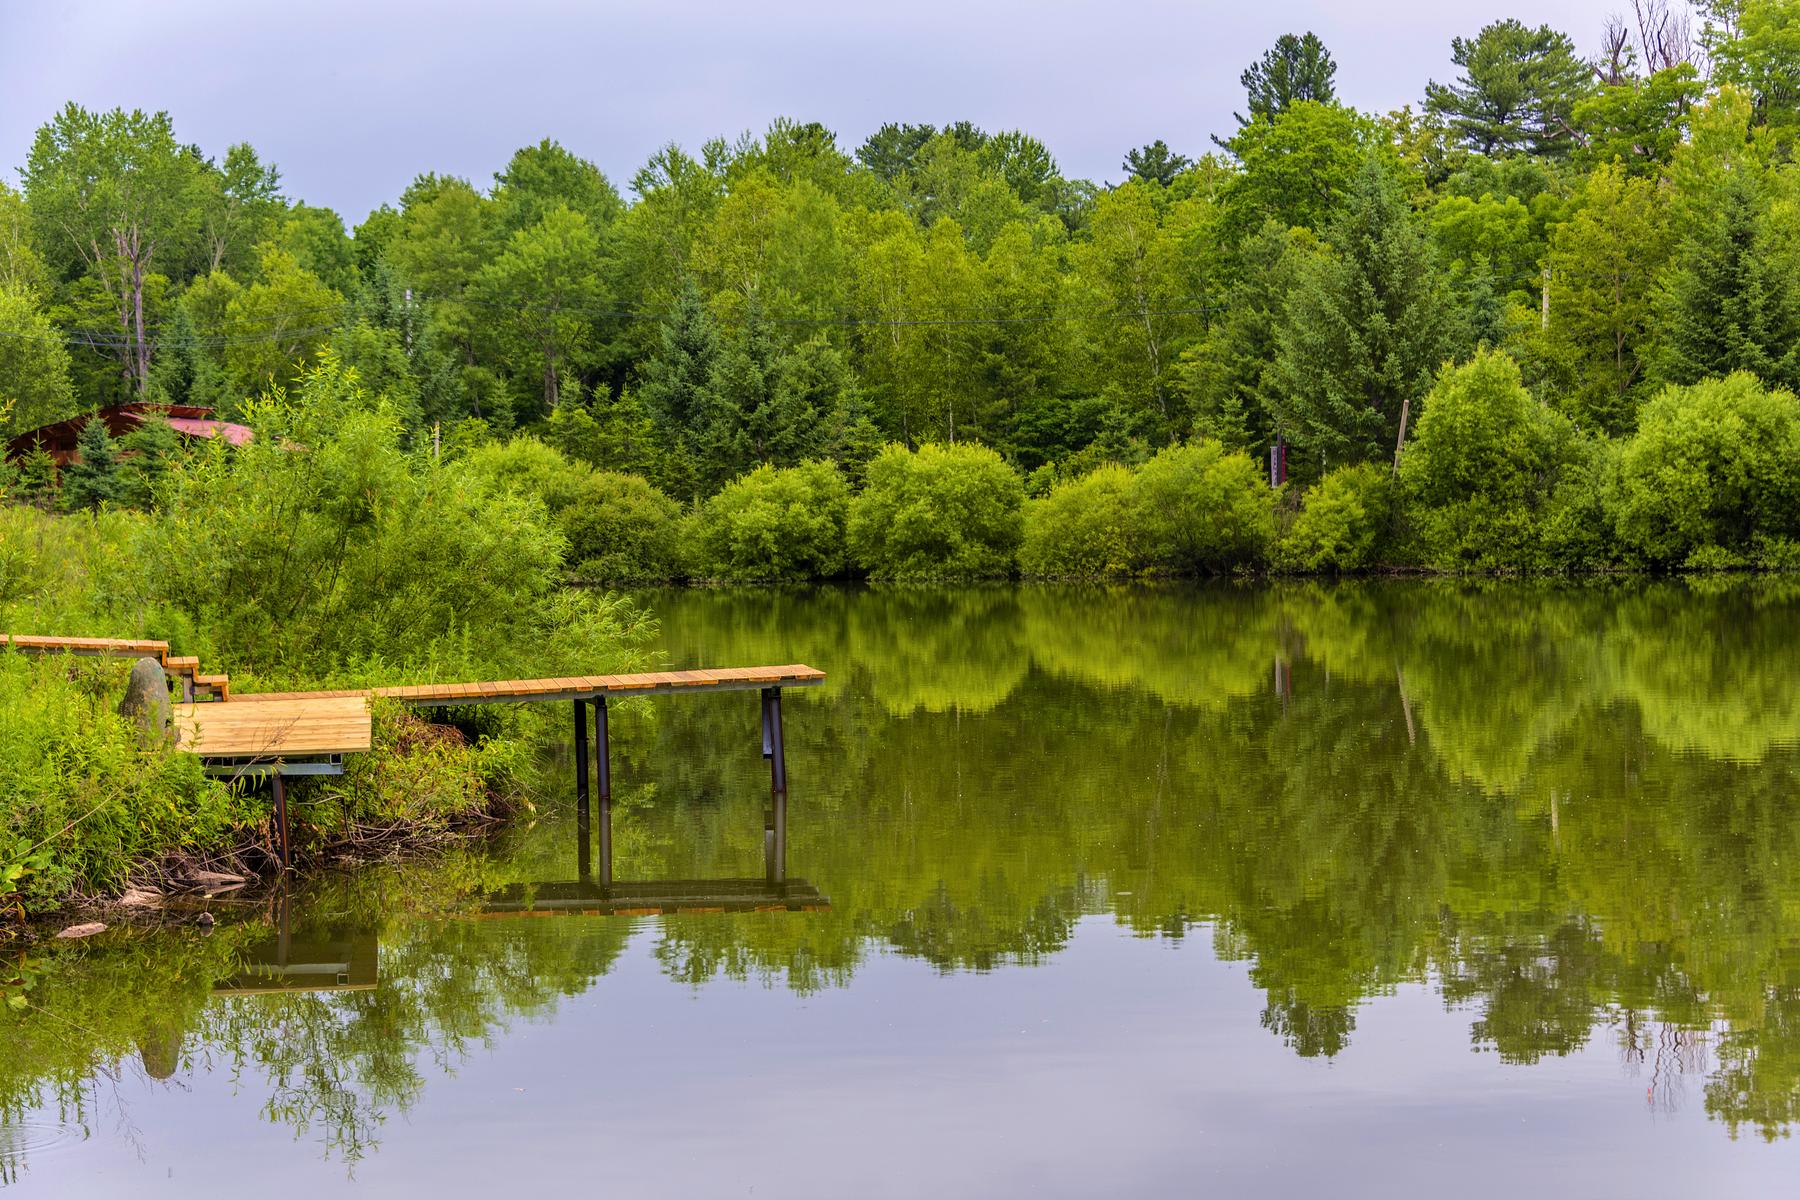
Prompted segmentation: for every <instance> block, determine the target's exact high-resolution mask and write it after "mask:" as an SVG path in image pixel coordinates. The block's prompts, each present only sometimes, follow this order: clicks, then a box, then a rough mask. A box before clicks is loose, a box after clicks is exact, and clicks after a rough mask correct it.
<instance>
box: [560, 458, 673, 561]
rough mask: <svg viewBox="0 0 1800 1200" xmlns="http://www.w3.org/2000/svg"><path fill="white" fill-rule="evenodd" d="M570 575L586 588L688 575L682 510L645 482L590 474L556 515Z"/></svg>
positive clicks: (613, 474)
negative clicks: (565, 543)
mask: <svg viewBox="0 0 1800 1200" xmlns="http://www.w3.org/2000/svg"><path fill="white" fill-rule="evenodd" d="M556 521H557V525H558V527H560V528H561V530H562V532H563V536H564V537H566V538H568V539H569V562H570V563H571V564H573V566H572V567H571V573H572V574H573V575H574V576H575V577H576V578H577V579H581V580H583V581H586V582H589V583H627V582H652V581H664V580H671V579H681V578H684V577H685V576H686V574H687V564H686V562H685V558H684V552H683V549H682V535H681V530H682V525H681V522H682V513H681V505H679V504H677V503H675V501H673V500H671V499H669V497H667V496H665V495H663V494H662V493H661V492H660V491H658V490H657V489H656V488H655V487H654V486H652V485H651V483H650V481H649V480H647V479H643V478H641V477H639V476H637V475H621V474H619V473H618V472H616V471H595V472H593V473H592V474H590V475H589V476H588V478H587V479H586V481H585V482H584V483H583V484H582V487H581V489H580V491H579V492H577V493H576V496H575V498H574V500H573V501H572V502H571V503H570V504H569V506H568V507H567V508H564V509H563V510H562V511H561V512H559V513H557V514H556Z"/></svg>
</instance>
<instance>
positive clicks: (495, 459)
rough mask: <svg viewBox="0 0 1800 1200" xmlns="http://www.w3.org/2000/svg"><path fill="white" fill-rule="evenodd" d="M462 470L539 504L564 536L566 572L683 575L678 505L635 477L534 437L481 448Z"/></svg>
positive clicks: (627, 579)
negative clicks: (567, 453)
mask: <svg viewBox="0 0 1800 1200" xmlns="http://www.w3.org/2000/svg"><path fill="white" fill-rule="evenodd" d="M467 461H468V469H469V470H471V471H473V472H474V473H475V474H477V475H478V476H480V477H481V478H483V479H485V480H487V481H488V482H489V483H490V484H492V485H493V486H494V487H496V488H499V489H504V490H508V491H512V492H517V493H519V494H522V495H526V496H532V497H535V498H536V499H538V500H539V501H541V502H542V503H543V505H544V509H545V511H546V512H548V513H549V514H550V517H551V521H552V523H553V524H554V525H555V526H556V528H557V529H558V530H559V531H560V532H561V533H562V535H563V536H564V537H565V538H567V539H568V543H569V545H568V552H567V563H568V569H569V573H570V575H572V576H573V577H574V578H576V579H579V580H581V581H583V582H587V583H636V582H653V581H654V582H660V581H664V580H671V579H681V578H683V577H684V576H685V573H686V564H685V562H684V557H683V553H682V546H681V523H682V512H681V506H680V505H679V504H677V503H676V502H675V501H673V500H671V499H669V497H667V496H665V495H664V494H663V493H662V492H660V491H658V490H657V489H656V488H655V487H654V486H652V485H651V483H650V482H649V481H648V480H646V479H643V478H641V477H639V476H636V475H622V474H619V473H617V472H614V471H598V470H595V469H594V468H592V467H590V466H588V465H587V464H586V463H584V462H578V461H576V460H573V459H570V458H568V457H566V456H565V455H564V454H563V453H562V452H561V451H559V450H557V449H556V448H554V447H552V446H548V445H546V444H544V443H543V442H540V441H538V440H537V439H536V438H532V437H516V438H514V439H512V440H511V441H509V442H504V443H490V444H488V445H485V446H479V447H477V448H475V449H474V450H472V451H470V453H469V454H468V458H467Z"/></svg>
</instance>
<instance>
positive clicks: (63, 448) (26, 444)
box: [6, 400, 254, 468]
mask: <svg viewBox="0 0 1800 1200" xmlns="http://www.w3.org/2000/svg"><path fill="white" fill-rule="evenodd" d="M212 411H213V410H212V409H210V408H201V407H200V406H198V405H193V404H152V403H150V402H149V401H146V400H133V401H131V402H130V403H129V404H113V405H109V406H108V407H106V408H102V409H99V410H98V411H95V412H91V413H82V414H81V415H80V416H75V417H69V418H68V419H66V420H62V421H57V422H55V423H54V424H51V425H44V426H41V427H40V428H37V429H33V430H30V431H28V432H26V433H21V434H19V435H18V436H17V437H15V438H13V439H12V441H10V442H8V443H7V444H6V457H8V458H12V459H18V458H23V457H24V456H25V455H27V454H30V453H31V448H32V447H33V446H36V445H40V444H41V445H42V446H43V447H44V449H46V450H48V451H49V452H50V457H51V458H53V459H55V460H56V465H57V466H58V467H59V468H61V467H64V466H67V465H68V464H69V463H71V462H76V461H79V459H80V458H81V455H80V453H79V452H78V451H77V450H76V443H77V442H78V441H79V440H80V438H81V428H82V426H84V425H86V424H87V423H88V422H89V421H90V420H92V419H94V418H95V417H98V418H100V419H101V420H102V421H105V422H106V431H107V432H108V433H110V434H112V435H113V436H114V437H115V438H119V437H124V436H125V435H126V434H128V433H130V432H131V431H132V430H134V429H136V428H137V427H138V426H140V425H142V424H143V423H144V422H145V421H147V420H149V419H150V418H151V417H153V416H155V415H157V414H158V413H160V414H162V415H163V416H165V417H167V418H168V420H169V425H170V426H171V427H172V428H173V429H174V430H175V432H176V433H177V434H178V435H180V436H181V437H183V438H188V439H192V438H204V439H209V440H210V439H212V438H218V437H222V438H224V439H225V440H226V441H227V442H229V443H230V444H231V445H233V446H242V445H243V444H244V443H245V442H248V441H249V440H250V439H251V438H252V437H253V436H254V435H253V434H252V433H251V431H250V429H249V428H248V427H247V426H244V425H235V424H233V423H232V422H230V421H220V420H218V419H216V418H215V417H214V416H213V415H212Z"/></svg>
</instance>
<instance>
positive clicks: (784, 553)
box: [694, 460, 850, 580]
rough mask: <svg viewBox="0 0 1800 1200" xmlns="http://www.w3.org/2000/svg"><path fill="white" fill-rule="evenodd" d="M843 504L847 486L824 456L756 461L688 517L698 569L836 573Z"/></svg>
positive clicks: (716, 573) (731, 575)
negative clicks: (774, 463) (796, 461)
mask: <svg viewBox="0 0 1800 1200" xmlns="http://www.w3.org/2000/svg"><path fill="white" fill-rule="evenodd" d="M849 506H850V491H849V488H848V486H847V485H846V484H845V483H844V477H843V476H842V475H840V474H839V473H838V469H837V467H835V466H834V465H832V464H831V463H829V462H824V461H816V460H815V461H813V462H808V463H803V464H801V465H800V466H798V467H785V468H776V467H771V466H767V465H764V466H760V467H758V468H756V469H755V470H754V471H751V472H750V473H748V474H746V475H740V476H739V477H738V478H737V479H735V480H733V481H732V482H731V483H728V484H726V485H725V487H724V489H723V490H722V491H720V492H719V494H718V495H716V496H714V497H713V498H712V499H710V500H708V501H707V502H706V504H705V506H704V507H702V509H701V510H700V514H699V517H698V519H697V520H696V521H695V523H694V540H695V543H696V553H697V555H698V557H699V567H698V570H699V573H700V574H703V575H706V576H708V577H711V578H715V579H734V580H781V579H827V578H830V577H832V576H834V575H838V574H841V573H842V572H843V570H844V566H845V560H844V528H845V522H846V520H847V518H848V513H849Z"/></svg>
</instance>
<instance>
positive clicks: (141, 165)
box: [23, 103, 201, 393]
mask: <svg viewBox="0 0 1800 1200" xmlns="http://www.w3.org/2000/svg"><path fill="white" fill-rule="evenodd" d="M23 176H24V183H25V196H26V199H27V201H28V203H29V204H30V206H31V211H32V219H33V225H34V227H35V229H36V230H37V232H38V236H39V237H40V238H42V239H44V241H45V244H46V247H47V248H48V247H49V246H50V244H52V243H54V247H55V251H56V253H55V254H54V257H55V258H58V259H61V260H62V261H68V262H71V263H73V264H75V265H77V266H79V267H80V268H81V269H83V270H85V271H86V272H87V274H88V275H89V276H90V277H91V278H92V279H94V280H95V281H96V282H97V283H98V284H99V286H100V288H101V290H102V292H103V293H104V295H105V296H106V299H107V301H108V303H109V305H110V306H111V308H112V309H113V310H114V312H115V313H116V316H117V320H118V330H119V332H118V338H117V342H118V349H119V360H120V366H121V368H122V369H123V371H124V373H125V376H126V378H127V379H128V380H129V381H130V383H131V385H132V387H133V388H134V389H136V390H137V391H138V392H140V393H141V392H142V391H143V390H144V389H145V388H147V387H148V386H149V383H150V358H151V349H152V341H151V338H150V330H149V328H148V325H147V322H146V320H145V296H146V291H147V289H148V288H149V286H150V277H151V275H152V274H153V272H154V270H155V267H156V265H157V263H158V262H159V261H161V260H162V259H163V258H169V259H175V258H178V257H179V255H180V251H181V249H182V243H183V242H185V241H189V240H191V239H192V238H193V237H194V236H195V231H196V229H197V227H198V209H199V205H200V197H199V194H198V181H199V179H200V177H201V164H200V162H199V160H198V159H197V158H196V157H195V156H194V155H193V154H191V153H189V151H188V150H187V149H186V148H184V147H183V146H181V145H180V144H178V143H177V142H176V140H175V133H174V129H173V127H172V126H171V124H170V122H169V115H168V114H167V113H161V112H159V113H155V114H146V113H144V112H142V111H139V110H135V109H134V110H133V111H131V112H129V113H128V112H125V111H124V110H123V109H114V110H113V111H111V112H109V113H92V112H89V111H88V110H87V109H85V108H82V107H81V106H80V105H78V104H74V103H71V104H69V106H68V107H66V108H65V109H63V111H62V112H60V113H58V114H57V115H56V118H55V119H54V120H52V121H51V122H50V123H49V124H47V125H45V126H44V127H43V128H42V129H39V130H38V134H37V139H36V140H35V141H34V142H33V143H32V146H31V153H30V155H29V157H28V158H27V159H26V165H25V169H24V172H23Z"/></svg>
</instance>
